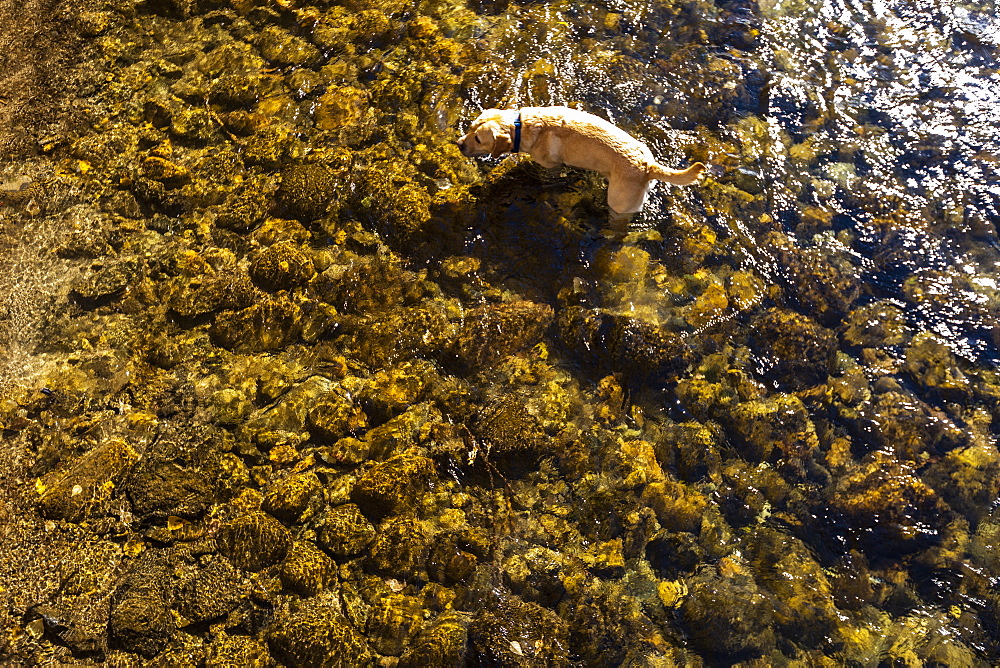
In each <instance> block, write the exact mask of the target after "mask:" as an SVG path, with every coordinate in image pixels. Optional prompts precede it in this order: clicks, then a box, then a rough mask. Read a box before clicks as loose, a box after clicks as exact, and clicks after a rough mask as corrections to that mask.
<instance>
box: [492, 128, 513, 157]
mask: <svg viewBox="0 0 1000 668" xmlns="http://www.w3.org/2000/svg"><path fill="white" fill-rule="evenodd" d="M491 130H492V128H491ZM492 134H493V151H492V152H491V153H490V156H492V157H494V158H499V157H500V156H501V155H503V154H504V153H509V152H510V150H511V149H512V148H514V142H512V141H511V139H510V133H508V132H506V131H504V130H498V131H497V132H493V133H492Z"/></svg>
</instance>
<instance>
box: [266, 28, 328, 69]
mask: <svg viewBox="0 0 1000 668" xmlns="http://www.w3.org/2000/svg"><path fill="white" fill-rule="evenodd" d="M256 42H257V48H258V49H259V50H260V54H261V55H262V56H264V57H265V58H267V59H268V60H269V61H271V62H272V63H274V64H275V65H294V66H297V67H309V66H311V65H315V64H316V63H318V62H319V60H320V58H321V54H320V52H319V50H318V49H317V48H316V47H315V46H313V45H312V44H310V43H309V42H307V41H305V40H304V39H302V38H300V37H295V36H294V35H292V34H290V33H288V32H286V31H284V30H282V29H281V28H279V27H277V26H269V27H267V28H265V29H264V30H263V31H261V33H260V35H258V37H257V40H256Z"/></svg>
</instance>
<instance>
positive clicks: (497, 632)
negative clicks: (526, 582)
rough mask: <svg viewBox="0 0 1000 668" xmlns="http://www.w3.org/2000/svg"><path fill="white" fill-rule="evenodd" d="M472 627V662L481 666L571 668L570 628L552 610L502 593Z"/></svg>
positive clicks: (499, 593) (470, 643)
mask: <svg viewBox="0 0 1000 668" xmlns="http://www.w3.org/2000/svg"><path fill="white" fill-rule="evenodd" d="M497 598H499V600H497V601H495V602H494V603H493V604H491V605H489V606H488V607H487V608H486V609H484V610H483V611H482V612H480V613H478V614H477V615H476V618H475V619H474V620H473V622H472V625H471V626H470V627H469V658H470V659H471V660H472V661H474V662H475V663H477V664H479V665H497V666H538V665H544V666H568V665H570V662H569V643H568V640H569V628H568V625H567V624H566V622H565V621H564V620H563V619H562V618H560V617H559V616H558V615H556V614H555V613H554V612H552V611H551V610H547V609H545V608H543V607H542V606H540V605H538V604H536V603H524V602H523V601H521V600H520V599H519V598H517V597H516V596H513V595H511V594H509V593H506V592H503V591H500V592H498V596H497Z"/></svg>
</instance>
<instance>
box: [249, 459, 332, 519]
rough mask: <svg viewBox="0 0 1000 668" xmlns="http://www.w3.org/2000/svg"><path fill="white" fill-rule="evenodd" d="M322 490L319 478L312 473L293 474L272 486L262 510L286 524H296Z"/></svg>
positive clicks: (265, 497) (266, 495)
mask: <svg viewBox="0 0 1000 668" xmlns="http://www.w3.org/2000/svg"><path fill="white" fill-rule="evenodd" d="M320 489H322V485H321V484H320V481H319V478H318V477H317V476H316V474H315V473H313V472H312V471H305V472H303V473H293V474H291V475H289V476H286V477H285V478H283V479H281V480H280V481H278V482H277V483H275V484H274V485H272V486H271V488H270V489H269V490H268V492H267V493H266V494H264V500H263V502H262V503H261V509H263V510H265V511H266V512H268V513H270V514H272V515H274V516H275V517H277V518H278V519H280V520H283V521H285V522H292V523H293V522H296V521H298V519H299V517H300V516H301V515H302V513H303V512H305V510H306V508H307V507H308V506H309V501H310V499H312V497H313V496H314V495H315V494H316V493H317V492H319V491H320Z"/></svg>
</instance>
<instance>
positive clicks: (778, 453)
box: [730, 394, 819, 463]
mask: <svg viewBox="0 0 1000 668" xmlns="http://www.w3.org/2000/svg"><path fill="white" fill-rule="evenodd" d="M731 415H732V421H731V423H730V424H731V431H732V434H733V436H734V437H735V438H734V440H735V441H736V442H737V444H738V447H739V449H740V452H741V454H742V455H743V456H744V457H746V458H747V459H748V460H750V461H753V462H761V461H769V462H772V463H777V462H778V461H779V460H802V459H805V458H808V457H810V456H811V455H812V454H813V453H814V451H815V450H816V449H817V448H818V447H819V438H818V437H817V435H816V428H815V426H814V425H813V423H812V421H811V420H810V419H809V412H808V411H807V410H806V407H805V406H804V405H803V404H802V401H801V400H800V399H799V398H798V397H796V396H794V395H790V394H778V395H774V396H772V397H768V398H767V399H766V400H764V401H747V402H743V403H741V404H739V405H738V406H736V408H735V409H734V410H733V411H732V413H731Z"/></svg>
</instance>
